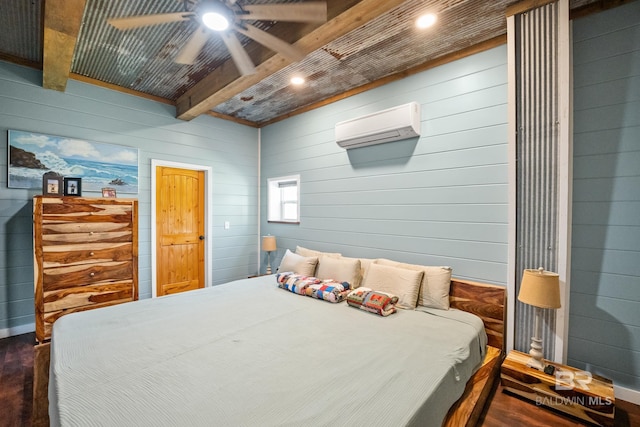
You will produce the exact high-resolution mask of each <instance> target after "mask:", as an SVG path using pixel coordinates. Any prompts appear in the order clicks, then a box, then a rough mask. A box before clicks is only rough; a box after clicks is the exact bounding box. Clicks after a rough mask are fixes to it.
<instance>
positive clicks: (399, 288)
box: [362, 263, 423, 310]
mask: <svg viewBox="0 0 640 427" xmlns="http://www.w3.org/2000/svg"><path fill="white" fill-rule="evenodd" d="M422 275H423V272H422V271H417V270H409V269H406V268H397V267H391V266H388V265H382V264H377V263H373V264H371V265H370V266H369V269H368V270H367V275H366V276H365V278H364V280H363V281H362V286H364V287H367V288H371V289H373V290H375V291H382V292H388V293H390V294H393V295H397V296H398V303H397V304H396V307H400V308H405V309H409V310H413V309H414V308H416V303H417V300H418V293H419V291H420V282H421V281H422Z"/></svg>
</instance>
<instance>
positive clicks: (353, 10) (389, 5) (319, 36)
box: [176, 0, 404, 120]
mask: <svg viewBox="0 0 640 427" xmlns="http://www.w3.org/2000/svg"><path fill="white" fill-rule="evenodd" d="M403 2H404V0H360V1H358V2H354V1H344V0H328V1H327V10H328V18H329V19H328V21H327V22H326V23H324V24H322V25H320V26H318V27H317V28H315V29H314V30H312V31H311V32H309V33H307V34H305V35H302V37H301V38H300V39H299V40H298V41H297V42H296V43H295V46H296V47H298V48H299V49H301V50H302V51H303V52H304V53H305V54H307V55H308V54H309V53H311V52H313V51H314V50H317V49H320V48H321V47H322V46H324V45H326V44H327V43H329V42H331V41H333V40H335V39H337V38H339V37H342V36H343V35H345V34H348V33H349V32H351V31H353V30H355V29H356V28H358V27H360V26H362V25H364V24H365V23H367V22H369V21H371V20H373V19H375V18H377V17H378V16H380V15H382V14H384V13H386V12H388V11H390V10H391V9H393V8H395V7H397V6H399V5H400V4H402V3H403ZM289 64H291V61H290V60H288V59H286V58H285V57H283V56H282V55H280V54H274V55H272V56H271V57H269V58H265V60H264V61H263V62H261V63H260V64H259V65H257V66H256V73H255V74H252V75H248V76H240V75H239V73H238V71H237V70H236V67H235V65H234V64H233V61H231V60H229V61H227V62H225V63H224V64H223V65H222V66H221V67H218V68H216V69H215V70H214V71H213V72H212V73H211V74H209V75H207V76H206V77H205V78H203V79H202V80H201V81H199V82H198V83H196V84H195V85H194V86H193V87H192V88H191V89H189V90H188V91H187V92H185V93H184V94H183V95H182V96H181V97H179V98H178V100H177V101H176V115H177V117H178V118H179V119H182V120H191V119H193V118H195V117H197V116H199V115H200V114H203V113H206V112H207V111H209V110H211V109H212V108H214V107H215V106H217V105H220V104H222V103H223V102H225V101H227V100H229V99H231V98H232V97H234V96H235V95H237V94H239V93H241V92H242V91H244V90H246V89H248V88H250V87H251V86H253V85H255V84H257V83H259V82H260V81H262V80H264V79H265V78H267V77H269V76H270V75H272V74H274V73H276V72H278V71H280V70H282V69H283V68H284V67H286V66H288V65H289Z"/></svg>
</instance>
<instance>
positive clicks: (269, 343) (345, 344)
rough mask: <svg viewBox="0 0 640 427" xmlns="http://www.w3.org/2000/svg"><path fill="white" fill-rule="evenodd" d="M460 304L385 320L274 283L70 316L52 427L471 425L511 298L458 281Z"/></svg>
mask: <svg viewBox="0 0 640 427" xmlns="http://www.w3.org/2000/svg"><path fill="white" fill-rule="evenodd" d="M450 301H451V306H452V308H453V309H452V310H436V309H431V308H427V307H417V308H416V309H415V310H398V313H395V314H393V315H392V316H388V317H380V316H376V315H374V314H371V313H366V312H362V311H361V310H358V309H354V308H353V307H349V306H348V305H347V304H345V303H344V302H343V303H338V304H331V303H328V302H326V301H321V300H317V299H314V298H307V297H304V296H301V295H296V294H294V293H291V292H286V291H284V290H282V289H280V288H278V287H277V286H276V279H275V276H274V275H271V276H261V277H257V278H251V279H244V280H239V281H234V282H230V283H227V284H224V285H219V286H215V287H211V288H206V289H203V290H198V291H192V292H187V293H183V294H177V295H172V296H168V297H162V298H157V299H153V300H142V301H138V302H135V303H128V304H123V305H117V306H113V307H107V308H104V309H100V310H94V311H89V312H82V313H75V314H72V315H67V316H63V317H62V318H60V319H59V320H57V321H56V323H55V325H54V329H53V338H52V341H51V362H50V372H49V416H50V420H51V425H54V426H55V425H63V426H71V425H105V426H107V425H113V426H122V425H136V426H138V425H154V426H161V425H190V426H198V425H203V426H204V425H243V426H244V425H246V426H250V425H260V426H268V425H292V426H293V425H296V426H297V425H371V424H377V425H441V424H443V420H444V424H447V423H449V424H450V425H464V424H465V423H468V422H469V420H473V419H474V418H477V416H478V407H477V405H475V406H474V405H473V404H472V405H471V406H469V405H465V404H464V403H465V402H464V400H465V399H468V400H471V401H472V402H474V403H475V402H478V401H480V402H483V401H484V399H485V398H486V394H487V387H488V385H487V384H488V383H490V382H491V381H488V380H491V378H492V377H493V375H494V373H495V366H496V360H497V359H499V355H500V354H501V349H502V346H503V334H502V331H503V326H504V302H505V292H504V288H502V287H498V286H491V285H483V284H476V283H472V282H465V281H458V280H452V281H451V295H450ZM470 313H475V315H472V314H470ZM443 331H445V333H444V334H443ZM487 343H488V344H489V345H487ZM487 349H489V351H487ZM487 354H489V356H490V357H488V356H487ZM488 359H491V361H492V362H493V363H492V364H491V366H488V364H487V360H488ZM498 365H499V363H498ZM480 374H482V375H480ZM479 376H480V377H481V378H478V377H479ZM470 379H471V380H470ZM478 384H481V387H478ZM461 396H462V398H461ZM460 420H463V421H462V422H461V421H460ZM461 423H462V424H461Z"/></svg>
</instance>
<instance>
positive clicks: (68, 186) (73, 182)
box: [64, 177, 82, 196]
mask: <svg viewBox="0 0 640 427" xmlns="http://www.w3.org/2000/svg"><path fill="white" fill-rule="evenodd" d="M64 195H65V196H82V178H67V177H65V178H64Z"/></svg>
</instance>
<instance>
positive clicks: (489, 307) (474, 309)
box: [32, 279, 507, 427]
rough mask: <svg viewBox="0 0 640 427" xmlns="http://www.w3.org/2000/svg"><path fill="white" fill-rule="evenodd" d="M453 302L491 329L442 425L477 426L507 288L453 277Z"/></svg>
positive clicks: (41, 352) (40, 416) (43, 352)
mask: <svg viewBox="0 0 640 427" xmlns="http://www.w3.org/2000/svg"><path fill="white" fill-rule="evenodd" d="M449 303H450V305H451V307H452V308H456V309H458V310H463V311H467V312H469V313H473V314H475V315H476V316H478V317H480V318H481V319H482V321H483V322H484V328H485V331H486V333H487V338H488V347H487V354H486V356H485V359H484V361H483V363H482V367H481V368H480V369H479V370H478V371H477V372H476V373H475V374H474V375H473V376H472V377H471V379H469V381H468V382H467V386H466V388H465V390H464V393H463V394H462V397H460V399H458V401H457V402H456V403H454V404H453V406H452V407H451V408H450V409H449V412H448V414H447V416H446V418H445V419H444V421H443V423H442V425H443V426H447V427H460V426H474V425H475V424H476V423H477V421H478V418H479V417H480V415H481V414H482V410H483V409H484V405H485V403H486V401H487V398H488V397H489V394H490V392H491V389H492V387H493V384H494V382H495V380H496V378H497V377H498V373H499V371H500V364H501V363H502V360H503V358H504V350H505V339H504V338H505V336H504V331H505V325H506V307H507V289H506V287H504V286H497V285H489V284H484V283H477V282H471V281H467V280H460V279H451V290H450V292H449ZM49 347H50V343H45V344H40V345H36V346H35V347H34V349H35V350H34V351H35V354H34V361H33V370H34V377H33V416H32V425H33V426H48V425H49V414H48V407H49V399H48V388H49V359H50V355H49V352H50V348H49Z"/></svg>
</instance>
